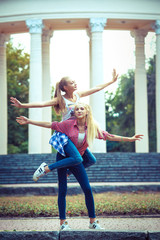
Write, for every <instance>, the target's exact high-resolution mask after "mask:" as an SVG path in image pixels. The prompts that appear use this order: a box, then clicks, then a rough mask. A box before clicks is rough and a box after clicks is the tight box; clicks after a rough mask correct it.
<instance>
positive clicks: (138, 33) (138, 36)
mask: <svg viewBox="0 0 160 240" xmlns="http://www.w3.org/2000/svg"><path fill="white" fill-rule="evenodd" d="M147 34H148V31H147V30H144V29H135V30H133V31H131V36H132V37H134V38H135V42H136V44H140V43H144V39H145V37H146V36H147Z"/></svg>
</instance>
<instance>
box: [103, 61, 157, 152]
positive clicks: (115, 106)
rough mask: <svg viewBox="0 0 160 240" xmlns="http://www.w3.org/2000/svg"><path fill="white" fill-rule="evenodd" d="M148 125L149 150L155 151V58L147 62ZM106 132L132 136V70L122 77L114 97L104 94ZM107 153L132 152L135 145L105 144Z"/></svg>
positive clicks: (133, 131) (110, 94)
mask: <svg viewBox="0 0 160 240" xmlns="http://www.w3.org/2000/svg"><path fill="white" fill-rule="evenodd" d="M148 66H149V67H148V70H147V81H148V88H147V91H148V123H149V150H150V152H155V151H156V120H155V57H154V58H152V59H149V60H148ZM106 126H107V131H108V132H110V133H113V134H116V135H122V136H132V135H134V133H135V130H134V129H135V127H134V126H135V123H134V70H129V71H128V73H127V74H125V75H122V76H121V78H120V83H119V86H118V88H117V91H116V93H115V95H113V93H108V92H106ZM107 151H108V152H116V151H118V152H134V151H135V143H126V142H125V143H123V142H107Z"/></svg>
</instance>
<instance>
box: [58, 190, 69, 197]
mask: <svg viewBox="0 0 160 240" xmlns="http://www.w3.org/2000/svg"><path fill="white" fill-rule="evenodd" d="M66 195H67V189H63V190H59V192H58V198H59V199H61V198H65V197H66Z"/></svg>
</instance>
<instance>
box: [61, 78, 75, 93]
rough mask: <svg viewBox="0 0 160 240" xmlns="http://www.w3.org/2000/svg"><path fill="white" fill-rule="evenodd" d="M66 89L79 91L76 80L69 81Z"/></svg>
mask: <svg viewBox="0 0 160 240" xmlns="http://www.w3.org/2000/svg"><path fill="white" fill-rule="evenodd" d="M64 89H65V90H66V91H75V90H77V83H76V82H75V81H74V80H71V79H70V78H69V79H68V80H67V85H66V86H64Z"/></svg>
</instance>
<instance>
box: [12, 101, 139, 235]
mask: <svg viewBox="0 0 160 240" xmlns="http://www.w3.org/2000/svg"><path fill="white" fill-rule="evenodd" d="M74 113H75V118H70V119H68V120H65V121H63V122H52V123H50V122H41V121H34V120H31V119H28V118H26V117H24V116H20V117H17V119H16V121H17V122H18V123H19V124H21V125H24V124H32V125H36V126H40V127H45V128H52V129H54V130H56V131H59V132H62V133H65V134H66V135H67V136H68V137H69V138H70V139H71V140H72V142H73V143H74V144H75V147H77V149H78V152H79V155H80V156H82V157H83V154H84V152H85V150H86V149H87V147H88V145H90V144H92V142H93V140H94V139H95V138H98V139H102V140H109V141H124V142H135V141H137V140H138V141H139V140H141V139H142V136H143V135H134V136H133V137H122V136H118V135H114V134H109V133H108V132H106V131H102V130H101V129H100V128H99V127H98V125H97V123H96V122H95V121H94V119H93V116H92V112H91V108H90V107H89V105H87V104H84V103H78V104H77V105H75V110H74ZM66 149H67V145H65V146H64V151H65V150H66ZM74 154H75V152H72V151H70V157H68V156H66V157H64V156H62V155H61V154H60V153H58V154H57V162H56V163H53V164H50V165H47V164H46V163H42V164H41V165H43V166H41V169H42V170H43V172H42V173H41V175H39V173H38V172H37V171H36V172H35V173H34V177H35V178H36V177H37V178H39V177H40V176H43V175H44V174H47V173H48V172H50V171H52V170H53V169H55V168H57V169H58V181H59V193H58V207H59V214H60V229H61V230H63V229H69V228H70V227H69V225H68V222H67V221H66V215H65V212H66V211H65V210H66V193H67V176H66V173H67V168H69V170H70V171H71V172H72V173H73V174H74V176H75V177H76V179H77V181H78V182H79V184H80V186H81V188H82V190H83V191H84V194H85V202H86V207H87V209H88V215H89V218H90V224H89V228H91V229H101V227H100V225H99V223H98V221H97V220H96V216H95V209H94V199H93V195H92V190H91V186H90V184H89V181H88V177H87V174H86V171H85V168H84V166H83V164H82V163H79V164H76V165H73V164H72V163H71V162H72V160H71V158H72V155H73V157H74ZM66 155H67V154H66ZM61 162H65V164H66V167H64V164H63V167H62V164H61ZM70 164H71V165H70Z"/></svg>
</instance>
